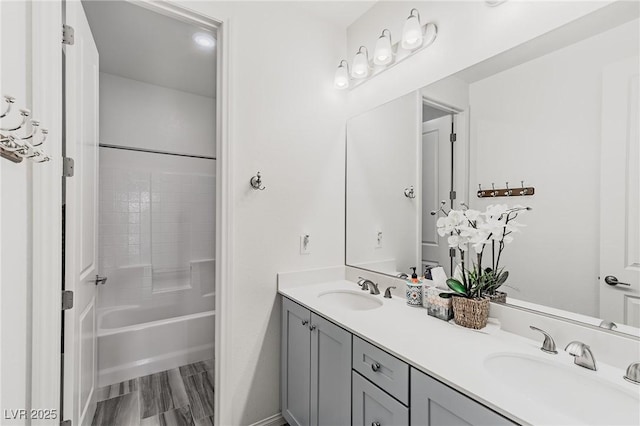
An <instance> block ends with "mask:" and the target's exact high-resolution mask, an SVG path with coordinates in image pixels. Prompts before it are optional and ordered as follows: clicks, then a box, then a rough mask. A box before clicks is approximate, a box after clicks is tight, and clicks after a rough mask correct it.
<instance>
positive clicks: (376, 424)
mask: <svg viewBox="0 0 640 426" xmlns="http://www.w3.org/2000/svg"><path fill="white" fill-rule="evenodd" d="M371 426H381V425H380V422H371Z"/></svg>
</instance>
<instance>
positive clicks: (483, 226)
mask: <svg viewBox="0 0 640 426" xmlns="http://www.w3.org/2000/svg"><path fill="white" fill-rule="evenodd" d="M444 206H445V202H444V201H443V202H442V203H441V205H440V209H439V210H436V211H434V212H431V213H432V214H438V213H440V214H442V215H443V216H442V217H440V218H439V219H438V221H437V227H438V234H439V235H440V236H441V237H444V236H445V235H448V238H447V242H448V244H449V247H450V248H455V249H457V250H458V251H459V253H460V271H459V273H457V274H456V275H455V276H454V277H453V278H449V279H448V280H447V285H448V286H449V288H451V290H453V291H455V292H456V293H458V294H459V295H461V296H464V297H467V298H471V299H474V298H479V297H481V296H482V294H483V293H488V294H495V292H496V291H497V289H498V288H499V287H500V286H501V285H502V284H504V283H505V282H506V281H507V278H508V277H509V272H508V271H505V270H504V268H503V267H502V268H501V267H500V258H501V256H502V252H503V251H504V248H505V246H506V244H509V243H510V242H511V241H513V236H512V235H511V234H513V233H514V232H519V228H520V227H521V226H524V225H522V224H520V223H518V222H517V221H516V220H515V219H516V218H517V217H518V215H519V214H520V213H522V212H524V211H526V210H531V207H522V206H515V207H512V208H509V207H508V206H507V205H506V204H496V205H490V206H488V207H487V209H486V210H485V211H484V212H480V211H478V210H472V209H470V208H468V206H466V205H465V204H463V208H462V209H460V210H453V209H451V210H449V211H447V210H445V208H444ZM470 247H471V249H472V250H473V251H474V252H475V255H476V259H475V262H474V261H473V260H472V259H471V254H470V253H468V252H469V251H470V249H469V248H470ZM487 247H490V253H491V266H490V267H486V268H485V269H483V260H485V259H483V257H484V254H485V249H486V248H487ZM467 264H471V268H467Z"/></svg>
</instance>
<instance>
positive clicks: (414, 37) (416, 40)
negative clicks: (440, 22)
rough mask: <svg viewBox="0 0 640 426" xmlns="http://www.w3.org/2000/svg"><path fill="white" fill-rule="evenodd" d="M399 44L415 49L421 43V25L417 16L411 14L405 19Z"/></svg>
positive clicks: (407, 48)
mask: <svg viewBox="0 0 640 426" xmlns="http://www.w3.org/2000/svg"><path fill="white" fill-rule="evenodd" d="M401 45H402V48H403V49H406V50H415V49H417V48H418V47H420V46H421V45H422V26H421V25H420V18H419V17H418V16H415V15H413V14H412V15H411V16H409V17H408V18H407V20H406V21H405V23H404V27H403V28H402V42H401Z"/></svg>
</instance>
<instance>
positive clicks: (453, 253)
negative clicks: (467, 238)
mask: <svg viewBox="0 0 640 426" xmlns="http://www.w3.org/2000/svg"><path fill="white" fill-rule="evenodd" d="M449 257H456V249H454V248H450V249H449Z"/></svg>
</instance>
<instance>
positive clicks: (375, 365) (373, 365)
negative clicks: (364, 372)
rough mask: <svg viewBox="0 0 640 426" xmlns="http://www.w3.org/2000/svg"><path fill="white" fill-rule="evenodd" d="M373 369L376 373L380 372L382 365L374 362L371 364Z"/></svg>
mask: <svg viewBox="0 0 640 426" xmlns="http://www.w3.org/2000/svg"><path fill="white" fill-rule="evenodd" d="M371 369H372V370H373V371H374V372H375V371H378V370H380V364H378V363H377V362H372V363H371Z"/></svg>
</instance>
